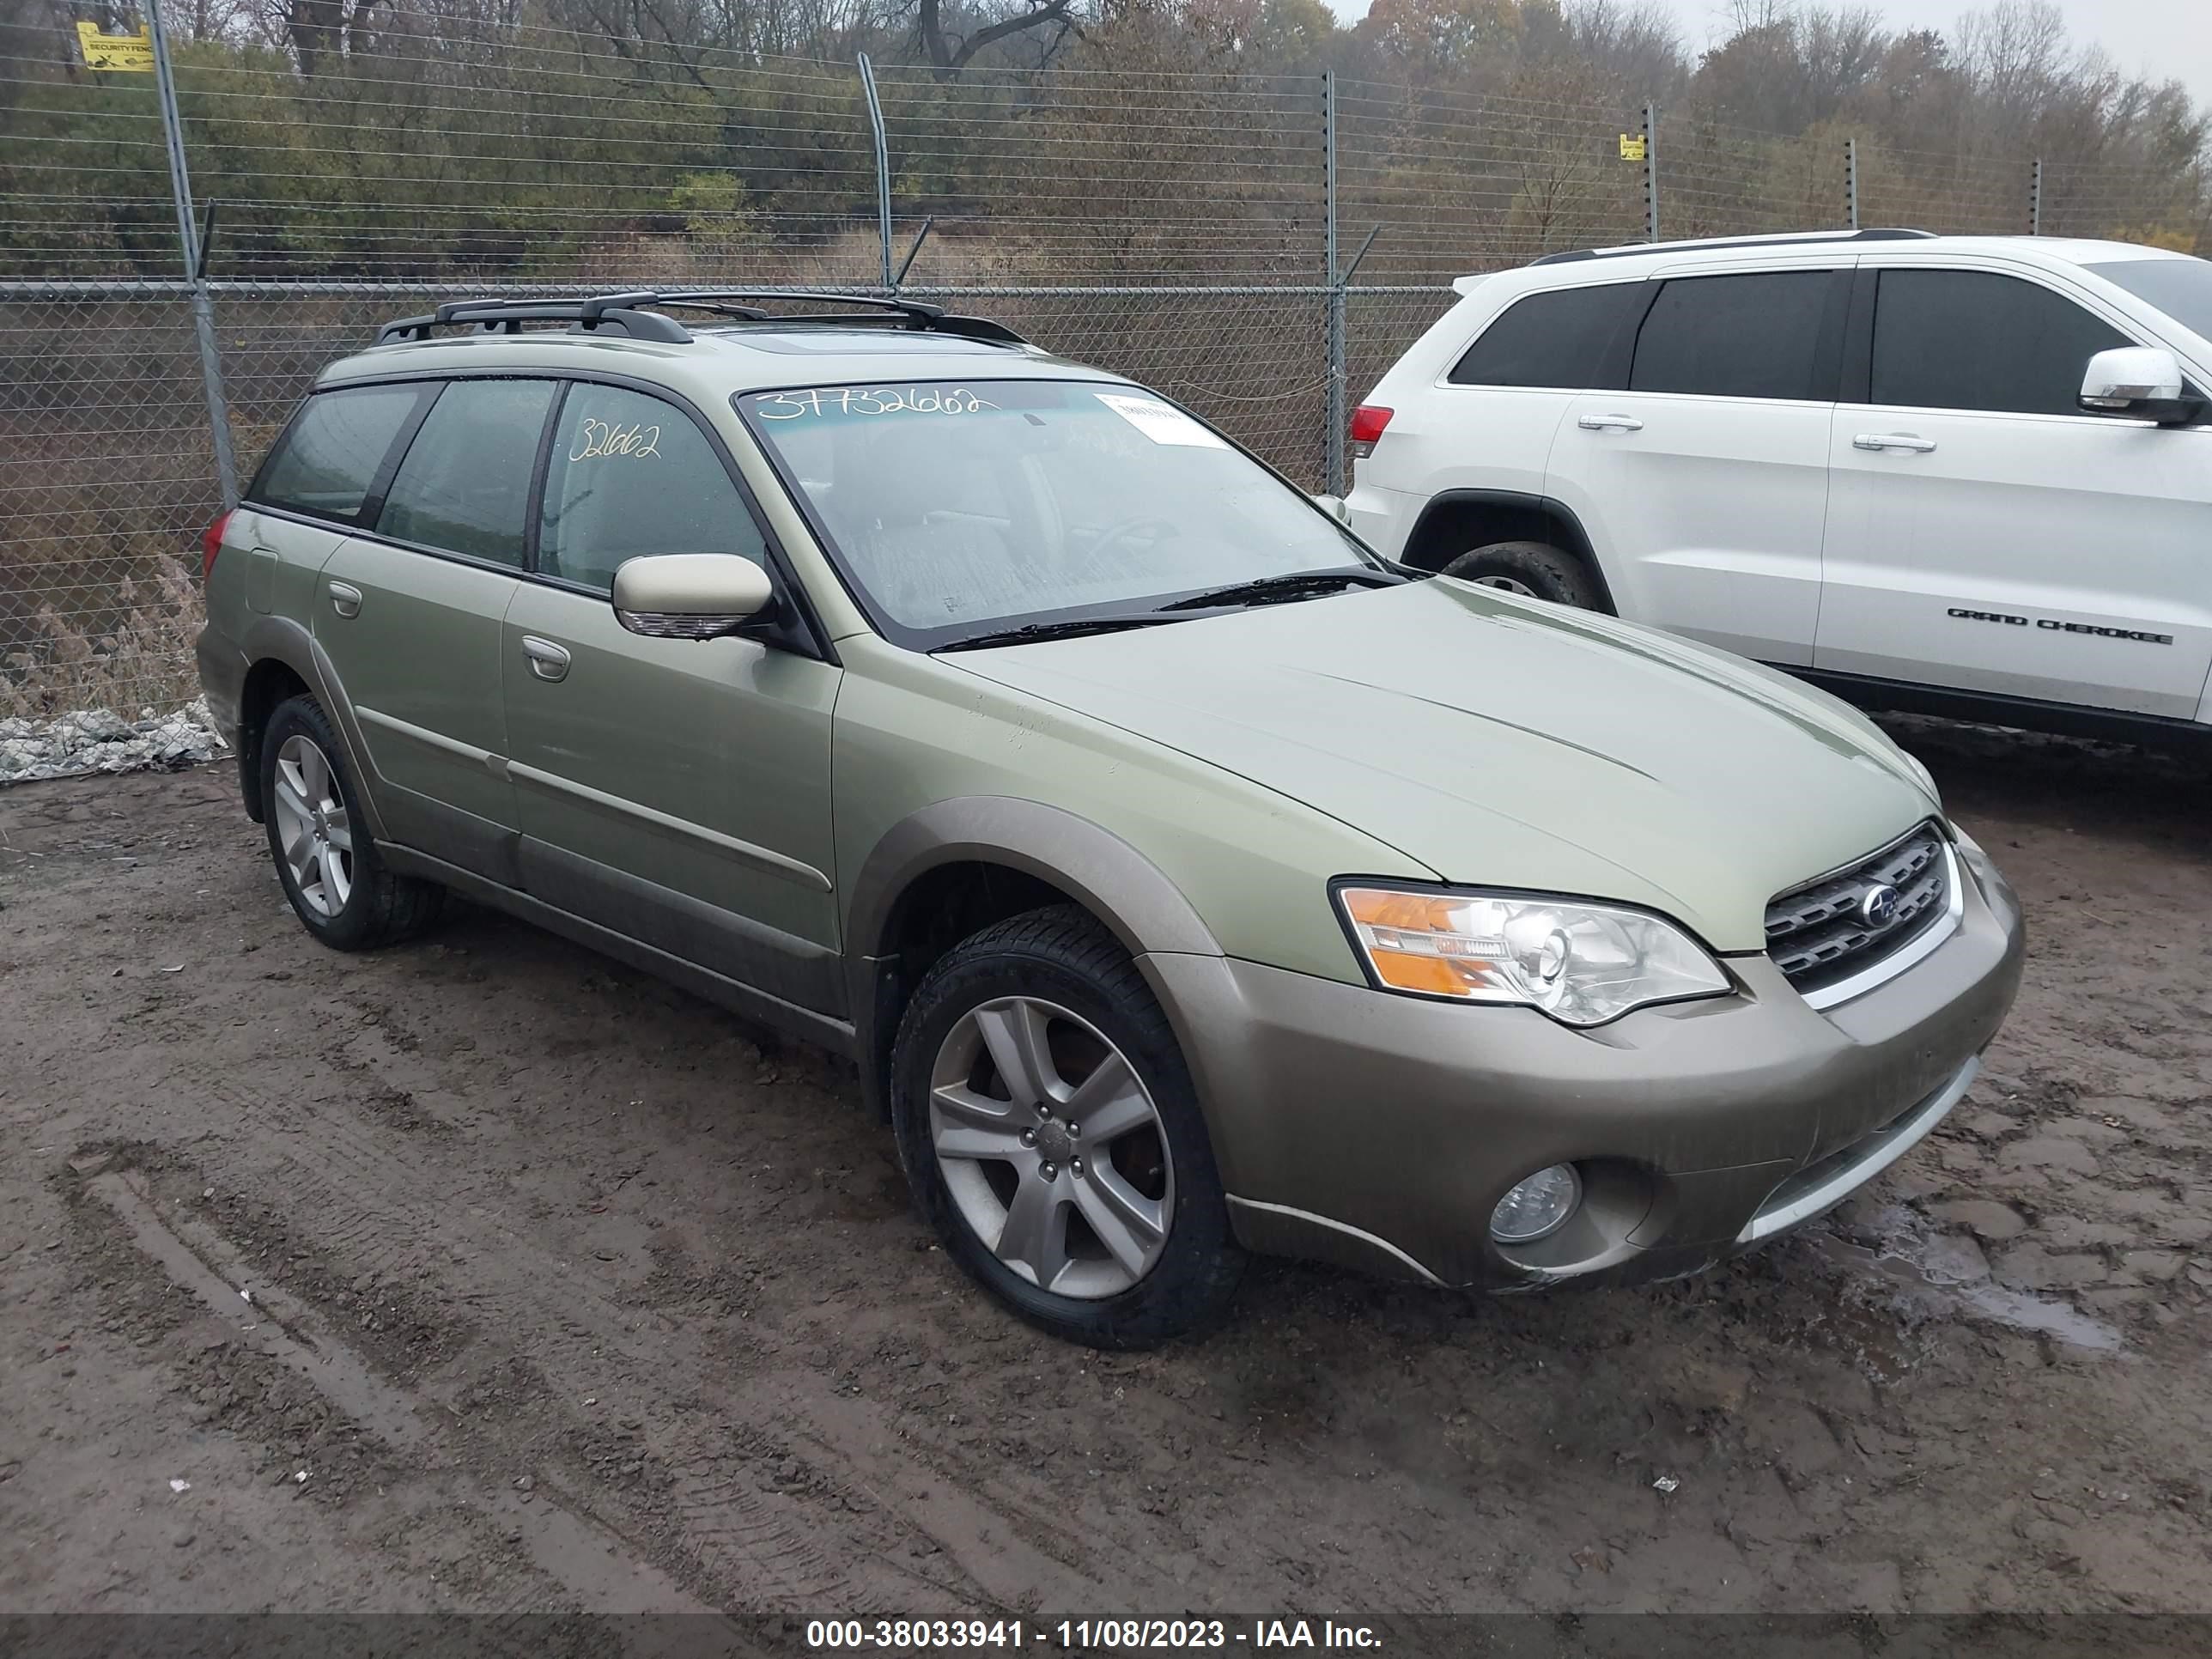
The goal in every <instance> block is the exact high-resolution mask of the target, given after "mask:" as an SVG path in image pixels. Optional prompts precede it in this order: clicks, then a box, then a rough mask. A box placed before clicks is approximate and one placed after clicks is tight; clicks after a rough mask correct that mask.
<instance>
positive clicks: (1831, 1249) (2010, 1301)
mask: <svg viewBox="0 0 2212 1659" xmlns="http://www.w3.org/2000/svg"><path fill="white" fill-rule="evenodd" d="M1874 1225H1875V1227H1876V1228H1877V1229H1878V1230H1879V1231H1880V1232H1881V1236H1882V1241H1883V1242H1882V1246H1881V1249H1868V1248H1867V1247H1866V1246H1865V1245H1863V1244H1854V1243H1851V1242H1850V1240H1849V1239H1847V1238H1844V1237H1841V1236H1839V1235H1838V1234H1835V1233H1831V1232H1825V1231H1823V1232H1820V1233H1816V1234H1815V1235H1814V1237H1813V1238H1812V1239H1811V1240H1810V1241H1809V1242H1810V1243H1812V1244H1813V1246H1814V1249H1816V1250H1818V1251H1819V1252H1820V1254H1821V1255H1824V1256H1826V1257H1827V1258H1828V1259H1829V1260H1830V1261H1834V1262H1837V1263H1838V1264H1841V1265H1844V1266H1847V1267H1850V1268H1852V1269H1853V1270H1854V1271H1856V1272H1857V1273H1862V1274H1865V1275H1867V1276H1869V1277H1871V1278H1874V1279H1880V1280H1881V1281H1883V1282H1884V1283H1885V1284H1887V1285H1893V1286H1895V1287H1896V1289H1897V1291H1898V1292H1899V1297H1900V1299H1901V1300H1903V1301H1905V1302H1906V1303H1908V1304H1913V1305H1917V1306H1918V1307H1920V1308H1922V1309H1926V1310H1933V1309H1937V1308H1940V1307H1942V1304H1946V1303H1948V1304H1954V1305H1956V1306H1959V1307H1963V1308H1965V1309H1966V1310H1967V1311H1969V1312H1971V1313H1973V1314H1976V1315H1978V1316H1980V1317H1982V1318H1984V1319H1986V1320H1989V1321H1990V1322H1993V1323H1995V1324H1999V1325H2004V1326H2008V1327H2009V1328H2012V1329H2014V1330H2018V1331H2031V1332H2033V1333H2035V1334H2039V1335H2043V1336H2049V1337H2054V1338H2056V1339H2057V1340H2059V1341H2061V1342H2063V1343H2065V1344H2067V1345H2068V1346H2070V1347H2075V1348H2081V1349H2083V1350H2085V1351H2086V1352H2091V1353H2118V1352H2119V1351H2120V1348H2121V1346H2122V1344H2121V1341H2120V1333H2119V1331H2118V1328H2116V1327H2114V1326H2112V1325H2108V1324H2106V1322H2104V1321H2103V1320H2101V1319H2093V1318H2091V1317H2090V1316H2088V1315H2087V1314H2085V1313H2083V1312H2081V1310H2079V1309H2077V1308H2075V1306H2073V1305H2072V1304H2070V1303H2066V1302H2060V1301H2057V1300H2055V1299H2054V1298H2052V1297H2045V1296H2033V1295H2030V1294H2029V1293H2028V1292H2027V1291H2008V1290H2006V1289H2004V1288H2003V1287H2002V1285H1993V1284H1991V1283H1990V1279H1989V1270H1988V1269H1987V1268H1986V1267H1984V1266H1982V1264H1981V1263H1980V1262H1979V1261H1976V1260H1974V1259H1973V1258H1972V1256H1971V1255H1968V1253H1966V1251H1964V1250H1962V1249H1960V1248H1959V1245H1958V1243H1957V1242H1956V1241H1955V1240H1954V1239H1952V1238H1949V1237H1946V1236H1944V1235H1942V1234H1935V1235H1930V1234H1928V1233H1925V1232H1923V1231H1921V1230H1920V1226H1919V1225H1918V1220H1917V1218H1916V1217H1915V1216H1913V1214H1912V1213H1911V1212H1910V1211H1908V1210H1905V1209H1903V1208H1901V1207H1898V1206H1892V1207H1891V1208H1889V1209H1887V1210H1884V1211H1883V1212H1881V1214H1880V1215H1878V1216H1876V1217H1875V1218H1874Z"/></svg>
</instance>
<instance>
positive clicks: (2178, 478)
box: [1814, 268, 2212, 719]
mask: <svg viewBox="0 0 2212 1659" xmlns="http://www.w3.org/2000/svg"><path fill="white" fill-rule="evenodd" d="M1862 281H1863V282H1870V283H1874V284H1875V292H1874V295H1873V301H1874V308H1873V321H1872V329H1871V336H1870V343H1869V347H1868V350H1869V358H1868V361H1867V362H1866V363H1865V365H1864V368H1863V392H1862V393H1861V395H1863V398H1865V401H1864V402H1863V403H1846V404H1843V405H1841V406H1840V407H1839V408H1838V411H1837V420H1836V428H1835V436H1834V438H1833V440H1832V445H1831V461H1832V485H1831V491H1830V496H1829V505H1828V536H1827V560H1826V587H1825V591H1824V592H1823V594H1822V597H1821V605H1820V640H1819V645H1818V650H1817V653H1816V654H1815V657H1814V662H1815V665H1817V666H1818V667H1820V668H1823V669H1829V670H1833V671H1838V672H1842V673H1849V674H1863V675H1869V676H1873V677H1875V678H1881V679H1893V680H1906V681H1912V682H1916V683H1923V684H1931V685H1942V686H1950V687H1956V688H1959V689H1960V690H1972V691H1981V692H1990V693H1995V694H1997V695H2000V696H2015V697H2027V698H2034V699H2038V700H2039V701H2044V702H2061V703H2074V704H2083V705H2087V706H2090V707H2093V708H2106V709H2115V710H2123V711H2126V712H2130V713H2134V714H2160V715H2166V716H2171V717H2174V718H2179V719H2190V718H2192V717H2193V716H2194V715H2195V714H2196V713H2197V700H2198V698H2199V696H2201V695H2202V694H2203V688H2204V684H2205V677H2206V672H2207V670H2208V668H2212V482H2208V481H2212V428H2205V427H2193V428H2175V429H2166V428H2158V427H2154V426H2151V425H2150V424H2148V422H2142V421H2130V420H2116V419H2113V418H2112V417H2111V416H2100V415H2091V414H2087V413H2085V412H2084V411H2082V410H2081V409H2080V408H2079V406H2078V405H2077V404H2075V396H2076V394H2077V393H2078V392H2079V391H2080V389H2081V374H2082V371H2083V370H2084V369H2085V368H2087V366H2088V361H2089V358H2090V357H2091V356H2093V354H2094V353H2096V352H2099V351H2102V350H2106V349H2109V348H2112V347H2114V346H2123V345H2132V344H2137V343H2142V342H2138V341H2136V340H2134V339H2131V338H2130V337H2129V336H2128V335H2127V334H2125V333H2124V332H2123V331H2122V330H2121V329H2120V327H2119V326H2118V319H2112V318H2107V317H2106V316H2102V315H2100V314H2098V313H2096V312H2094V311H2093V310H2091V309H2090V308H2089V307H2088V304H2087V302H2086V301H2084V300H2082V299H2077V298H2075V297H2074V296H2071V295H2064V294H2061V293H2059V292H2057V290H2056V289H2051V288H2046V287H2045V286H2043V285H2042V284H2041V283H2033V282H2030V281H2028V280H2027V279H2026V278H2025V277H2021V276H2013V275H2009V274H2006V273H2001V272H1997V271H1992V270H1938V269H1934V268H1911V269H1907V268H1897V269H1889V270H1880V271H1875V270H1868V271H1867V272H1866V274H1865V276H1863V278H1862Z"/></svg>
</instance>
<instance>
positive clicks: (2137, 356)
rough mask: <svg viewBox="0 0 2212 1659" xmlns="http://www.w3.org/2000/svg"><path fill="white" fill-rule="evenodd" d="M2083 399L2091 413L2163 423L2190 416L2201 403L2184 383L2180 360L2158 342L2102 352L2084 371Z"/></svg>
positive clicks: (2116, 347) (2081, 401)
mask: <svg viewBox="0 0 2212 1659" xmlns="http://www.w3.org/2000/svg"><path fill="white" fill-rule="evenodd" d="M2079 401H2080V403H2081V407H2082V408H2084V409H2086V410H2088V411H2089V412H2090V413H2091V414H2093V415H2128V416H2134V417H2135V418H2136V419H2137V420H2144V421H2156V422H2159V423H2160V425H2161V426H2164V425H2169V424H2172V423H2173V422H2180V421H2186V420H2188V419H2190V418H2191V416H2194V415H2195V414H2196V413H2197V410H2199V408H2201V407H2202V405H2201V404H2200V403H2199V402H2198V400H2197V398H2192V397H2191V396H2190V395H2189V389H2188V387H2187V386H2185V385H2184V384H2183V381H2182V378H2181V363H2180V360H2179V359H2178V358H2177V357H2175V356H2174V355H2173V354H2172V352H2171V351H2167V350H2166V349H2163V348H2161V347H2159V346H2115V347H2113V348H2112V350H2110V351H2100V352H2099V353H2098V354H2097V355H2096V356H2093V357H2092V358H2090V359H2089V367H2088V368H2087V371H2086V372H2085V373H2084V374H2082V376H2081V398H2080V399H2079Z"/></svg>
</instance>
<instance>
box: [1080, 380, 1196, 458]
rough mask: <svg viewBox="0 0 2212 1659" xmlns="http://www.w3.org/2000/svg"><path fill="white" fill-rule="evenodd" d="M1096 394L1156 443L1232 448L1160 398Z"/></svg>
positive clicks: (1101, 400)
mask: <svg viewBox="0 0 2212 1659" xmlns="http://www.w3.org/2000/svg"><path fill="white" fill-rule="evenodd" d="M1094 395H1095V396H1096V397H1097V399H1098V401H1099V402H1100V403H1102V404H1105V405H1106V407H1107V408H1109V409H1110V410H1113V411H1114V412H1115V414H1116V415H1119V416H1121V418H1122V419H1123V420H1125V421H1127V422H1128V423H1129V424H1130V425H1131V426H1133V427H1134V428H1137V430H1138V431H1139V432H1141V433H1143V434H1144V435H1146V437H1147V438H1150V439H1151V440H1152V441H1153V442H1154V443H1156V444H1188V445H1190V446H1192V447H1194V448H1199V449H1226V448H1228V447H1229V444H1228V441H1227V440H1225V439H1224V438H1223V437H1221V435H1219V434H1218V433H1215V432H1212V431H1209V430H1207V429H1206V428H1205V427H1202V426H1200V424H1199V423H1198V422H1196V421H1194V420H1193V419H1191V417H1190V416H1188V415H1186V414H1184V413H1183V412H1182V410H1179V409H1177V408H1176V406H1175V405H1174V404H1168V403H1162V402H1161V401H1160V400H1159V399H1158V398H1136V397H1131V396H1130V395H1129V394H1128V393H1127V392H1097V393H1096V394H1094Z"/></svg>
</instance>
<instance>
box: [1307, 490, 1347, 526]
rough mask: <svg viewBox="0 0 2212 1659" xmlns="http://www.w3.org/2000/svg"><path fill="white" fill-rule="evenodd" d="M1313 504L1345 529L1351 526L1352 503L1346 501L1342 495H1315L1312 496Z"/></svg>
mask: <svg viewBox="0 0 2212 1659" xmlns="http://www.w3.org/2000/svg"><path fill="white" fill-rule="evenodd" d="M1313 504H1314V505H1315V506H1316V507H1319V508H1320V509H1321V510H1322V512H1324V513H1328V516H1329V517H1330V518H1332V519H1334V520H1336V521H1337V522H1338V523H1339V524H1340V525H1342V526H1344V527H1345V528H1346V530H1349V529H1351V528H1352V503H1351V502H1349V501H1346V500H1345V499H1344V497H1343V496H1341V495H1316V496H1315V497H1314V498H1313Z"/></svg>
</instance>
